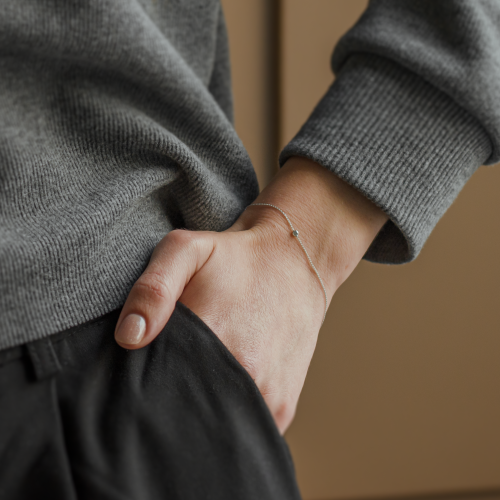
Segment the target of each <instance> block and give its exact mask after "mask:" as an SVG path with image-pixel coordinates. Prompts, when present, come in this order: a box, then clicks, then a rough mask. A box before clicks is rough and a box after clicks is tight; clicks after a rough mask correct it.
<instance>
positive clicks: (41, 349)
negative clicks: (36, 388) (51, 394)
mask: <svg viewBox="0 0 500 500" xmlns="http://www.w3.org/2000/svg"><path fill="white" fill-rule="evenodd" d="M26 347H27V348H28V353H29V355H30V358H31V362H32V363H33V368H34V369H35V375H36V378H37V379H38V380H41V379H44V378H48V377H52V376H54V375H55V374H56V373H58V372H59V371H60V370H61V364H60V363H59V359H58V358H57V354H56V351H55V350H54V347H53V346H52V342H51V340H50V338H45V339H40V340H35V341H34V342H29V343H28V344H26Z"/></svg>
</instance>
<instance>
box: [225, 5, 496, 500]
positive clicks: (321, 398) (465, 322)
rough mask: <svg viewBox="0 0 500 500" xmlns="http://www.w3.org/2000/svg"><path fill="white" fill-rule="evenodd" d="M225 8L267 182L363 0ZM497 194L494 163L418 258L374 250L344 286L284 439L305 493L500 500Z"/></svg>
mask: <svg viewBox="0 0 500 500" xmlns="http://www.w3.org/2000/svg"><path fill="white" fill-rule="evenodd" d="M222 3H223V6H224V9H225V13H226V19H227V23H228V30H229V38H230V44H231V61H232V66H233V84H234V97H235V116H236V129H237V131H238V133H239V135H240V137H241V138H242V140H243V143H244V144H245V146H246V147H247V149H248V150H249V153H250V156H251V158H252V160H253V162H254V166H255V169H256V171H257V175H258V178H259V183H260V186H261V188H263V187H264V186H265V185H266V184H267V182H269V180H270V179H271V178H272V176H273V175H274V173H275V172H276V169H277V153H278V151H279V148H280V147H282V146H284V145H285V144H286V142H287V141H288V140H290V139H291V138H292V137H293V135H294V134H295V133H296V132H297V131H298V129H299V127H300V126H301V124H302V123H303V122H304V121H305V120H306V119H307V117H308V115H309V113H310V112H311V111H312V109H313V107H314V105H315V104H316V103H317V102H318V100H319V99H320V97H321V96H322V94H323V93H324V92H325V91H326V89H327V88H328V86H329V85H330V84H331V82H332V81H333V75H332V73H331V70H330V66H329V59H330V55H331V53H332V50H333V47H334V46H335V44H336V42H337V40H338V39H339V38H340V36H341V35H342V34H343V33H345V31H347V30H348V29H349V27H350V26H352V24H353V23H354V22H355V21H356V19H357V18H358V17H359V16H360V14H361V13H362V12H363V10H364V8H365V7H366V0H307V1H305V0H281V1H280V2H278V1H276V0H274V1H271V0H252V1H251V2H249V1H247V2H244V1H243V0H223V1H222ZM499 190H500V167H482V168H481V169H479V171H478V172H477V173H476V174H475V175H474V176H473V177H472V179H471V181H470V182H469V183H468V184H467V185H466V187H465V188H464V190H463V191H462V193H461V194H460V195H459V197H458V199H457V201H456V202H455V203H454V204H453V205H452V207H451V208H450V210H448V212H447V213H446V214H445V216H444V217H443V219H442V220H441V221H440V223H439V224H438V226H437V227H436V229H435V231H434V232H433V234H432V235H431V237H430V239H429V240H428V242H427V244H426V246H425V247H424V249H423V251H422V253H421V255H420V257H419V258H418V259H417V260H416V261H415V262H413V263H411V264H406V265H404V266H382V265H376V264H370V263H367V262H364V261H363V262H362V263H361V264H360V265H359V266H358V268H357V269H356V270H355V272H354V273H353V274H352V275H351V277H350V278H349V279H348V280H347V281H346V283H345V284H344V285H343V286H342V287H341V288H340V290H339V291H338V292H337V294H336V295H335V296H334V298H333V301H332V304H331V306H330V309H329V311H328V315H327V319H326V321H325V324H324V325H323V327H322V329H321V332H320V337H319V342H318V347H317V349H316V353H315V356H314V358H313V361H312V364H311V367H310V370H309V374H308V378H307V380H306V384H305V388H304V391H303V393H302V396H301V399H300V403H299V408H298V412H297V416H296V419H295V421H294V423H293V425H292V426H291V428H290V429H289V431H288V432H287V436H286V437H287V440H288V442H289V444H290V448H291V451H292V454H293V456H294V460H295V464H296V468H297V475H298V479H299V484H300V486H301V489H302V493H303V495H304V499H305V500H328V499H331V500H333V499H344V498H345V499H372V498H373V499H375V498H381V497H384V498H387V497H394V498H403V497H415V498H420V497H426V498H434V497H436V498H437V497H443V498H445V497H446V498H450V499H452V498H453V499H455V498H456V499H458V498H464V499H467V500H473V499H476V498H478V499H479V498H483V499H486V498H488V499H490V500H493V499H495V500H496V499H500V311H499V309H500V308H499V299H500V293H499V292H500V285H499V283H500V264H499V257H500V204H499V202H498V198H499V195H498V193H499Z"/></svg>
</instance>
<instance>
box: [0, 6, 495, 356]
mask: <svg viewBox="0 0 500 500" xmlns="http://www.w3.org/2000/svg"><path fill="white" fill-rule="evenodd" d="M0 9H1V11H0V110H1V111H0V348H7V347H10V346H14V345H17V344H20V343H23V342H26V341H30V340H34V339H38V338H42V337H44V336H46V335H49V334H51V333H54V332H57V331H60V330H63V329H66V328H68V327H71V326H73V325H76V324H79V323H82V322H85V321H88V320H90V319H93V318H95V317H97V316H100V315H102V314H104V313H106V312H108V311H111V310H113V309H115V308H117V307H119V306H121V305H122V304H123V303H124V301H125V299H126V297H127V294H128V291H129V290H130V288H131V286H132V284H133V283H134V281H135V280H136V279H137V278H138V277H139V275H140V274H141V273H142V271H143V270H144V268H145V266H146V265H147V262H148V260H149V258H150V256H151V253H152V251H153V249H154V247H155V246H156V244H157V243H158V242H159V241H160V239H161V238H162V237H163V236H165V234H167V233H168V232H169V231H170V230H171V229H172V228H176V227H185V228H189V229H192V230H213V231H222V230H224V229H226V228H228V227H229V226H230V225H231V224H232V223H233V222H234V221H235V220H236V219H237V218H238V216H239V215H240V214H241V212H242V211H243V209H244V208H245V207H246V206H247V205H248V204H249V203H251V202H252V201H253V200H254V199H255V198H256V196H257V195H258V184H257V180H256V176H255V172H254V170H253V168H252V165H251V162H250V160H249V158H248V155H247V153H246V151H245V149H244V147H243V145H242V144H241V141H240V140H239V138H238V136H237V135H236V133H235V131H234V128H233V124H232V103H231V90H230V73H229V63H228V46H227V38H226V32H225V28H224V21H223V16H222V12H221V8H220V5H219V3H218V1H217V0H189V1H182V0H26V1H23V2H18V1H11V0H0ZM325 64H326V61H325ZM332 67H333V70H334V72H335V73H336V81H335V84H334V85H333V86H332V87H331V88H330V90H329V91H328V93H327V94H326V95H325V97H324V98H323V99H322V100H321V102H320V103H319V104H318V106H317V108H316V109H315V111H314V112H313V114H312V116H311V117H310V119H309V120H308V121H307V122H306V123H305V125H304V127H303V128H302V130H301V131H300V133H299V134H298V135H297V137H296V138H295V139H294V140H293V141H292V142H291V143H290V144H289V145H288V146H287V147H286V148H285V149H284V151H283V152H282V154H281V157H280V164H281V165H282V164H283V163H284V162H285V161H286V159H287V158H288V157H290V156H292V155H301V156H305V157H308V158H311V159H313V160H315V161H317V162H319V163H321V164H322V165H323V166H324V167H325V168H328V169H329V170H331V171H333V172H335V173H336V174H337V175H339V176H340V177H342V178H343V179H345V180H346V181H347V182H349V183H350V184H352V185H353V186H355V187H356V188H357V189H359V190H360V191H361V192H362V193H364V194H365V195H366V196H367V197H369V198H370V199H372V200H373V201H374V202H375V203H377V204H378V205H379V206H380V207H382V208H383V209H384V210H385V211H386V212H387V213H388V214H389V216H390V221H389V222H388V223H387V224H386V225H385V227H384V228H383V230H382V231H381V233H380V234H379V236H378V237H377V238H376V240H375V241H374V243H373V245H372V246H371V248H370V250H369V251H368V253H367V255H366V258H368V259H371V260H374V261H378V262H387V263H399V262H406V261H409V260H411V259H413V258H414V257H415V256H416V255H417V254H418V252H419V250H420V248H421V247H422V245H423V243H424V242H425V240H426V238H427V237H428V235H429V233H430V232H431V230H432V228H433V227H434V226H435V224H436V222H437V221H438V220H439V218H440V217H441V216H442V214H443V213H444V212H445V210H446V209H447V208H448V206H449V205H450V204H451V203H452V201H453V199H454V198H455V197H456V195H457V193H458V192H459V191H460V189H461V188H462V186H463V185H464V184H465V182H467V180H468V178H469V177H470V176H471V175H472V174H473V172H474V171H475V170H476V169H477V168H478V167H479V166H480V165H481V164H484V163H493V162H496V161H498V159H499V151H500V3H499V2H498V1H493V0H462V1H459V0H446V1H444V0H443V1H440V0H378V1H373V2H372V3H371V4H370V7H369V8H368V10H367V11H366V13H365V14H364V16H363V17H362V18H361V19H360V20H359V22H358V23H357V24H356V25H355V26H354V28H353V29H351V30H350V31H349V32H348V33H347V34H346V36H345V37H344V38H343V39H342V40H341V41H340V43H339V44H338V46H337V47H336V49H335V52H334V55H333V59H332ZM332 223H333V224H334V223H335V221H332Z"/></svg>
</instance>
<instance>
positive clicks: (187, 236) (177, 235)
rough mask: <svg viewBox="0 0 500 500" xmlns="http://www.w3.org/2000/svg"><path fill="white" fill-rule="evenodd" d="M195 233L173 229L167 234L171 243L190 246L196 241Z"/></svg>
mask: <svg viewBox="0 0 500 500" xmlns="http://www.w3.org/2000/svg"><path fill="white" fill-rule="evenodd" d="M194 237H195V233H194V231H190V230H188V229H173V230H172V231H170V232H169V233H168V234H167V238H168V239H169V240H170V242H171V243H175V244H179V245H189V244H191V243H192V242H193V241H194Z"/></svg>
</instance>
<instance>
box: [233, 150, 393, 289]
mask: <svg viewBox="0 0 500 500" xmlns="http://www.w3.org/2000/svg"><path fill="white" fill-rule="evenodd" d="M254 203H270V204H273V205H276V206H277V207H279V208H280V209H281V210H283V212H285V213H286V214H287V215H288V217H289V218H290V221H291V223H292V224H293V226H294V228H295V229H297V230H298V231H299V233H300V238H301V240H302V242H303V244H304V246H305V248H306V249H307V252H308V253H309V255H310V258H311V260H312V262H313V264H314V265H315V267H316V268H317V270H318V272H319V274H320V276H321V278H322V279H323V282H324V285H325V288H326V290H327V294H328V298H329V299H331V297H332V296H333V294H334V292H335V291H336V290H337V288H338V287H339V286H340V285H341V284H342V283H343V281H344V280H345V279H347V277H348V276H349V275H350V274H351V272H352V271H353V270H354V268H355V267H356V265H357V264H358V263H359V261H360V260H361V259H362V257H363V255H364V254H365V252H366V250H367V249H368V247H369V246H370V244H371V242H372V241H373V239H374V238H375V236H376V235H377V233H378V232H379V231H380V229H381V228H382V226H383V225H384V223H385V222H386V221H387V215H386V214H385V213H384V212H383V211H382V210H381V209H380V208H378V207H377V206H375V205H374V204H373V203H372V202H370V201H369V200H368V199H367V198H366V197H364V196H363V195H362V194H361V193H360V192H358V191H357V190H356V189H354V188H353V187H352V186H350V185H348V184H347V183H345V182H344V181H342V180H341V179H340V178H338V177H337V176H336V175H335V174H333V173H332V172H330V171H329V170H327V169H326V168H325V167H323V166H321V165H319V164H317V163H315V162H313V161H311V160H307V159H305V158H298V157H295V158H290V159H289V160H288V161H287V162H286V164H285V165H283V167H282V168H281V169H280V171H279V172H278V173H277V174H276V176H275V177H274V178H273V180H272V181H271V182H270V184H269V185H268V186H267V187H266V188H265V189H264V190H263V191H262V192H261V193H260V195H259V196H258V197H257V199H256V200H255V202H254ZM237 222H238V224H239V225H240V227H241V228H245V229H251V230H253V231H264V232H265V233H266V238H267V239H268V240H270V241H271V240H273V241H274V242H276V243H278V242H277V241H276V239H284V238H289V239H290V238H292V236H291V229H290V226H289V225H288V222H287V221H286V219H285V217H284V216H283V215H282V214H281V213H280V212H279V211H278V210H276V209H275V208H272V207H267V206H258V207H249V208H247V210H245V212H243V214H242V215H241V216H240V218H239V219H238V221H237ZM281 243H283V242H281ZM294 246H295V247H296V251H297V253H298V254H300V253H302V256H303V258H305V256H304V255H303V251H302V249H301V248H300V245H299V244H298V242H295V245H294ZM306 264H307V261H306ZM318 285H319V284H318Z"/></svg>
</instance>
